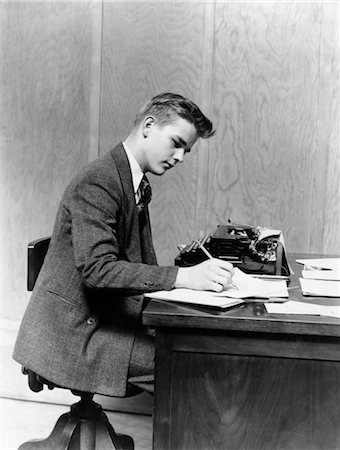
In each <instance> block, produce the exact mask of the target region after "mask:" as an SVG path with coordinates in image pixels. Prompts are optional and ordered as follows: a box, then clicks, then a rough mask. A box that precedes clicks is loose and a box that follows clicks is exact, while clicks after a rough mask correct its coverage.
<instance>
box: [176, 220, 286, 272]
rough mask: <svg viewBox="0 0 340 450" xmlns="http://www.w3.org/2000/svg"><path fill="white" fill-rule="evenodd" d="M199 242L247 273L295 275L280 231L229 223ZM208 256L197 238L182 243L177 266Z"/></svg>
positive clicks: (220, 226) (204, 258) (211, 252)
mask: <svg viewBox="0 0 340 450" xmlns="http://www.w3.org/2000/svg"><path fill="white" fill-rule="evenodd" d="M197 241H198V242H199V243H200V244H201V245H203V246H204V247H205V248H206V249H207V250H208V251H209V253H210V254H211V255H212V256H213V257H214V258H219V259H223V260H225V261H229V262H231V263H232V264H233V265H234V266H235V267H239V268H240V269H241V270H242V271H243V272H245V273H248V274H254V275H255V274H256V275H263V276H268V275H271V276H273V275H275V276H280V277H289V275H290V274H291V270H290V267H289V264H288V261H287V258H286V253H285V248H284V243H283V237H282V233H281V231H280V230H272V229H268V228H264V227H252V226H249V225H241V224H235V223H231V222H228V223H227V224H225V225H218V227H217V229H216V231H215V232H214V233H211V234H209V235H207V236H205V237H203V238H201V239H198V240H197ZM206 259H207V256H206V255H205V253H204V252H203V250H202V249H201V248H200V246H199V245H198V243H197V242H196V241H193V242H191V243H189V244H187V245H185V246H181V251H180V253H179V254H178V255H177V257H176V258H175V265H176V266H181V267H186V266H192V265H195V264H198V263H200V262H202V261H204V260H206Z"/></svg>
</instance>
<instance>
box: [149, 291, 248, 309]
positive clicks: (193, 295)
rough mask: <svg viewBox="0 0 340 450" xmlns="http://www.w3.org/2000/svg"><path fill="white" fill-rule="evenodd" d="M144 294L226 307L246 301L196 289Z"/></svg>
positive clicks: (189, 302)
mask: <svg viewBox="0 0 340 450" xmlns="http://www.w3.org/2000/svg"><path fill="white" fill-rule="evenodd" d="M144 296H145V297H148V298H155V299H159V300H168V301H173V302H179V303H188V304H193V305H202V306H211V307H215V308H224V309H225V308H230V307H232V306H235V305H241V304H242V303H244V302H243V300H242V299H239V298H226V297H219V296H217V295H216V293H214V292H211V291H196V290H193V289H172V290H171V291H157V292H151V293H147V294H144Z"/></svg>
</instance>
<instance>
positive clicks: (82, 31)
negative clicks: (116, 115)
mask: <svg viewBox="0 0 340 450" xmlns="http://www.w3.org/2000/svg"><path fill="white" fill-rule="evenodd" d="M0 8H1V10H0V11H1V16H0V17H1V26H0V33H1V41H2V46H1V48H2V58H1V64H2V70H1V74H0V90H1V92H2V95H1V138H2V142H1V146H2V148H1V155H2V174H1V187H2V197H1V205H2V223H1V231H2V236H1V277H2V280H1V281H2V283H1V284H2V285H1V307H2V312H3V318H7V319H9V320H20V318H21V316H22V314H23V312H24V309H25V307H26V305H27V301H28V293H27V292H26V254H27V250H26V249H27V243H28V242H29V241H30V240H33V239H36V238H38V237H43V236H46V235H49V234H50V233H51V231H52V227H53V222H54V218H55V215H56V211H57V207H58V204H59V201H60V198H61V195H62V193H63V191H64V189H65V187H66V184H67V183H68V182H69V181H70V179H71V178H72V176H73V175H74V174H75V173H76V172H78V170H79V169H80V168H81V167H82V166H83V165H84V164H86V163H87V162H88V161H89V159H90V158H92V157H93V156H97V154H98V127H99V82H100V79H99V74H100V72H99V70H100V64H99V69H98V68H97V67H98V63H100V43H101V34H100V33H99V34H98V31H97V30H98V29H99V30H100V29H101V27H100V24H101V5H100V4H96V3H77V4H72V3H70V4H67V3H58V2H48V3H43V2H29V3H28V2H4V3H3V2H2V3H1V5H0ZM98 25H99V27H98Z"/></svg>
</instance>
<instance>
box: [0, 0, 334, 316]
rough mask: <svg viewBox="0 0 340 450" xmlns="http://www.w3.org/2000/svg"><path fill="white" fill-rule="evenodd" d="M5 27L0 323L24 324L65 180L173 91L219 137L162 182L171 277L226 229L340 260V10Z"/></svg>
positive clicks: (170, 6) (163, 247)
mask: <svg viewBox="0 0 340 450" xmlns="http://www.w3.org/2000/svg"><path fill="white" fill-rule="evenodd" d="M1 20H2V22H1V25H2V26H1V30H2V32H1V39H2V46H1V48H2V61H3V69H2V72H1V80H0V84H1V90H2V92H3V94H2V97H1V101H2V102H1V104H2V114H1V117H2V121H3V123H2V133H1V145H2V150H1V155H2V165H3V170H2V176H1V187H2V191H3V192H2V201H1V206H2V227H1V230H2V238H1V249H2V253H1V264H2V268H1V273H2V290H1V296H2V299H1V301H2V307H3V312H4V316H5V317H8V318H11V319H13V320H15V319H17V320H20V317H21V315H22V313H23V311H24V308H25V306H26V303H27V298H28V295H27V293H26V291H25V281H26V244H27V242H28V241H29V240H31V239H34V238H36V237H39V236H41V235H46V234H49V233H50V232H51V229H52V224H53V220H54V217H55V213H56V209H57V205H58V203H59V200H60V197H61V195H62V192H63V190H64V188H65V186H66V184H67V182H68V181H69V180H70V178H71V177H72V176H73V174H74V173H76V172H77V171H78V170H79V169H80V168H81V167H82V166H83V165H84V164H86V163H87V162H88V161H89V160H91V159H93V158H95V157H96V156H97V154H98V153H100V154H103V153H104V152H105V151H107V150H108V149H109V148H110V147H111V146H112V145H114V144H115V143H117V142H118V141H119V140H121V139H123V138H124V137H125V136H126V134H127V132H128V129H129V127H130V124H131V121H132V120H133V117H134V114H135V112H136V110H137V108H139V106H140V105H141V104H142V103H143V102H144V101H145V100H147V99H148V98H149V97H150V96H152V95H154V94H156V93H159V92H162V91H169V90H171V91H175V92H179V93H182V94H184V95H186V96H188V97H190V98H192V99H193V100H194V101H196V102H197V103H198V104H199V105H200V106H201V107H202V109H203V111H204V112H205V113H206V114H207V115H208V116H210V117H211V118H212V120H213V121H214V124H215V126H216V129H217V132H216V135H215V137H214V138H212V139H211V140H209V141H201V142H200V143H199V144H197V145H196V148H195V149H194V151H193V152H192V154H190V155H189V156H188V157H187V158H186V161H185V163H184V164H183V165H181V166H180V167H178V168H176V169H175V170H173V171H171V172H169V173H167V174H166V175H165V176H164V177H159V178H157V177H152V184H153V201H152V204H151V214H152V221H153V229H154V240H155V245H156V249H157V253H158V255H159V262H160V263H161V264H171V263H172V262H173V259H174V257H175V255H176V253H177V244H178V243H185V242H188V241H190V240H191V239H193V238H195V237H197V236H201V235H204V234H206V233H208V232H211V231H213V230H214V229H215V227H216V225H217V224H219V223H223V222H224V221H225V220H226V218H228V217H232V219H234V220H237V221H239V222H243V223H250V224H254V225H255V224H258V225H263V226H268V227H276V228H281V229H282V230H283V232H284V236H285V239H286V244H287V249H288V251H302V252H330V253H339V246H340V243H339V239H340V238H339V233H338V228H339V129H338V122H339V110H338V105H339V79H338V77H339V70H338V69H339V4H338V3H337V2H308V1H306V2H241V1H239V2H231V1H230V2H229V1H225V2H220V1H216V2H211V1H206V2H176V1H172V2H106V1H105V2H103V3H100V2H96V1H93V2H70V3H65V2H29V3H28V2H3V3H1ZM100 76H101V78H100ZM98 147H100V151H99V150H98Z"/></svg>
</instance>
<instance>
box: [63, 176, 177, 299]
mask: <svg viewBox="0 0 340 450" xmlns="http://www.w3.org/2000/svg"><path fill="white" fill-rule="evenodd" d="M122 197H123V194H122V186H121V184H120V181H119V177H118V176H116V177H113V176H112V173H111V174H106V175H105V172H104V174H103V173H102V174H100V173H96V174H95V175H94V174H91V176H87V177H84V178H83V179H81V180H80V181H79V182H78V183H77V184H76V185H74V186H73V188H72V192H71V195H70V196H69V201H68V203H67V204H66V205H65V207H66V208H67V209H68V214H69V216H70V221H71V222H70V225H71V234H72V245H73V251H74V258H75V263H76V266H77V268H78V270H79V271H80V272H81V274H82V277H83V282H84V284H85V286H86V287H89V288H92V289H93V288H100V289H103V288H104V289H105V288H106V289H117V290H120V291H121V290H123V291H126V292H127V293H128V292H136V293H142V292H153V291H157V290H170V289H172V288H173V286H174V283H175V279H176V276H177V271H178V268H177V267H175V266H157V265H148V264H143V263H136V262H129V261H126V260H124V259H121V256H120V255H121V254H122V253H123V252H122V249H121V248H119V242H118V239H117V225H118V221H117V217H118V215H119V214H122V206H123V201H122Z"/></svg>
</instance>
